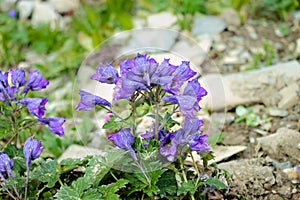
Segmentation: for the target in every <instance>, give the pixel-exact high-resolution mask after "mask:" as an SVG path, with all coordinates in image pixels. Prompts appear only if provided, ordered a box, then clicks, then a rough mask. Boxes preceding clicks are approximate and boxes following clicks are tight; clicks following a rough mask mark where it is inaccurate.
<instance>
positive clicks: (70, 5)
mask: <svg viewBox="0 0 300 200" xmlns="http://www.w3.org/2000/svg"><path fill="white" fill-rule="evenodd" d="M50 2H51V4H52V5H53V7H54V9H55V11H57V12H59V13H67V12H72V11H74V10H76V9H77V8H79V6H80V2H79V0H63V1H62V0H50Z"/></svg>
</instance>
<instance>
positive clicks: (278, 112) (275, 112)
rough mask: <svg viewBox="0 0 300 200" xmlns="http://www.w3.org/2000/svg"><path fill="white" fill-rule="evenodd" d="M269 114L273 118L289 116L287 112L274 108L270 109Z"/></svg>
mask: <svg viewBox="0 0 300 200" xmlns="http://www.w3.org/2000/svg"><path fill="white" fill-rule="evenodd" d="M268 113H269V115H270V116H272V117H285V116H287V115H288V112H287V110H283V109H278V108H274V107H271V108H268Z"/></svg>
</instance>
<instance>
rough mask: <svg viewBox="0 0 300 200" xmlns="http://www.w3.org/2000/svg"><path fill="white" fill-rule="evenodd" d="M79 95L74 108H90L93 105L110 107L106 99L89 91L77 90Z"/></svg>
mask: <svg viewBox="0 0 300 200" xmlns="http://www.w3.org/2000/svg"><path fill="white" fill-rule="evenodd" d="M79 95H80V102H79V103H78V105H77V106H76V108H75V109H76V110H92V109H93V108H94V107H95V105H99V106H102V107H104V106H109V107H111V104H110V103H109V102H108V101H106V100H105V99H103V98H101V97H98V96H96V95H93V94H91V93H88V92H85V91H83V90H79Z"/></svg>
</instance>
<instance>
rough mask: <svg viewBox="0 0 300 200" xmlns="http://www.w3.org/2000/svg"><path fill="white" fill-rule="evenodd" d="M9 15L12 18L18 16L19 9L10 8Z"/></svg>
mask: <svg viewBox="0 0 300 200" xmlns="http://www.w3.org/2000/svg"><path fill="white" fill-rule="evenodd" d="M7 15H8V16H9V17H11V18H17V11H16V10H9V11H7Z"/></svg>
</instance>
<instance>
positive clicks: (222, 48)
mask: <svg viewBox="0 0 300 200" xmlns="http://www.w3.org/2000/svg"><path fill="white" fill-rule="evenodd" d="M214 49H216V50H217V51H219V52H223V51H225V49H226V45H225V44H224V43H218V44H215V45H214Z"/></svg>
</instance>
